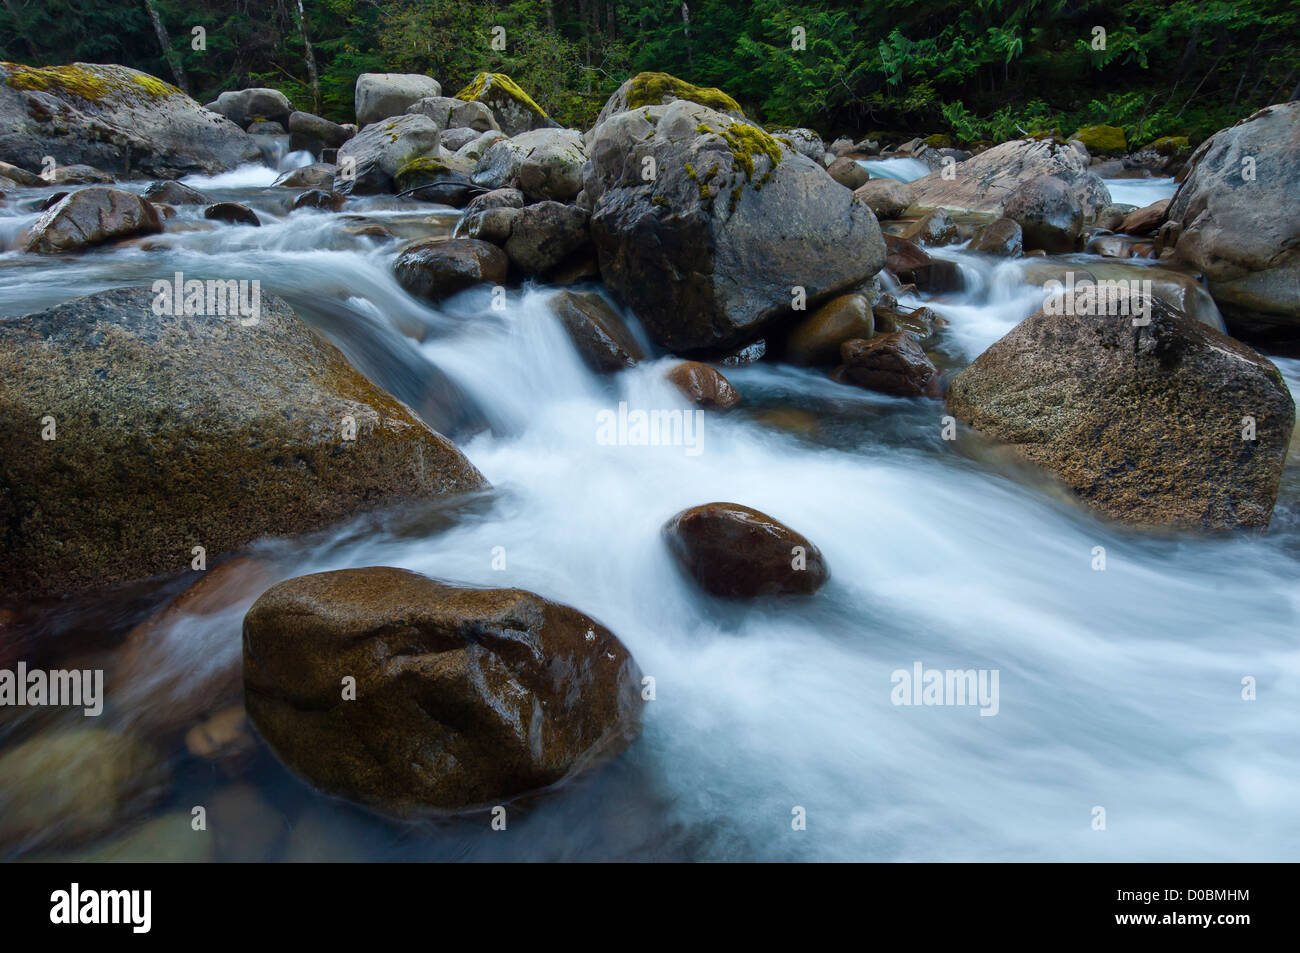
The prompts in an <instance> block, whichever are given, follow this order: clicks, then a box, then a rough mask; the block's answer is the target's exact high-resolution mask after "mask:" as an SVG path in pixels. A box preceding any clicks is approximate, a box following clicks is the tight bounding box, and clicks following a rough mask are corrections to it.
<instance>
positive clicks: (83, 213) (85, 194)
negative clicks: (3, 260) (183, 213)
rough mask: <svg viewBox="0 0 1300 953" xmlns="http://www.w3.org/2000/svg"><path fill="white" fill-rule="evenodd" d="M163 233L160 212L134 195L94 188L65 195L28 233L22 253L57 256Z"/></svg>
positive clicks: (104, 188)
mask: <svg viewBox="0 0 1300 953" xmlns="http://www.w3.org/2000/svg"><path fill="white" fill-rule="evenodd" d="M162 230H163V226H162V218H161V217H160V216H159V214H158V209H157V208H155V207H154V205H153V203H152V202H150V201H149V200H148V199H144V198H141V197H140V196H138V195H136V194H135V193H134V192H124V191H122V190H121V189H111V188H108V187H106V186H91V187H90V188H86V189H78V190H77V191H76V192H71V193H69V194H68V195H65V196H64V197H63V198H62V199H60V200H59V201H58V203H57V204H55V205H52V206H50V208H48V209H46V211H45V212H44V213H42V214H41V217H40V218H38V219H37V220H36V221H35V222H34V223H33V224H32V227H31V228H30V229H29V230H28V233H27V241H26V242H25V244H24V245H23V251H26V252H29V253H35V254H38V255H57V254H60V253H63V252H72V251H80V250H81V249H83V248H89V247H91V246H93V245H102V244H104V243H105V242H111V241H116V240H118V239H122V238H131V237H133V236H135V235H152V234H155V233H157V232H161V231H162Z"/></svg>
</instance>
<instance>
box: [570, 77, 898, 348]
mask: <svg viewBox="0 0 1300 953" xmlns="http://www.w3.org/2000/svg"><path fill="white" fill-rule="evenodd" d="M590 154H591V161H590V163H588V165H587V167H586V169H585V172H584V186H583V190H584V194H585V196H586V199H587V201H588V202H590V203H592V206H593V211H592V219H591V230H592V238H593V240H594V242H595V245H596V249H597V252H598V254H599V258H600V270H601V275H602V277H603V278H604V281H605V284H606V285H607V286H608V287H610V288H611V289H612V290H614V291H615V292H616V293H617V294H618V295H619V296H620V297H621V298H622V299H623V301H624V302H626V303H627V304H628V305H629V306H630V307H631V308H632V310H633V311H634V312H635V313H636V314H637V316H638V317H639V318H640V319H641V321H642V322H643V323H644V324H645V326H646V327H647V329H648V330H649V332H650V334H651V335H652V336H653V337H654V338H655V339H656V340H657V341H658V342H659V343H660V344H662V345H663V346H665V347H667V348H669V349H671V350H673V351H678V352H690V351H705V350H714V349H726V348H732V347H736V346H739V345H743V344H745V343H747V342H748V341H750V340H752V339H754V338H756V337H759V336H760V335H761V334H762V333H763V332H764V330H765V329H766V328H767V327H768V326H770V325H772V324H774V323H778V322H781V321H783V320H786V319H788V318H789V317H790V315H791V314H792V305H793V304H794V303H795V302H796V301H797V300H799V297H800V296H802V298H803V299H804V302H805V303H806V304H807V305H808V306H809V307H811V306H813V305H815V304H817V303H818V302H820V301H821V300H823V299H825V298H828V297H831V296H833V295H835V294H836V293H839V292H842V291H847V290H849V289H850V288H852V287H853V286H855V285H858V284H860V283H861V282H862V281H864V280H866V279H868V278H870V277H871V276H872V275H874V274H875V273H876V272H877V271H879V270H880V267H881V265H882V264H883V263H884V258H885V249H884V242H883V239H882V238H881V235H880V227H879V226H878V225H877V224H876V219H875V216H874V215H872V213H871V210H870V209H869V208H868V207H867V206H866V205H865V204H864V203H862V202H861V201H860V200H858V199H856V198H855V197H854V196H853V194H852V193H851V192H849V191H848V190H847V189H844V188H843V187H842V186H839V185H838V184H837V183H836V182H835V181H834V180H833V179H832V178H831V177H830V176H829V175H827V173H826V170H825V169H823V168H822V167H821V166H820V165H818V164H817V163H815V162H813V161H812V160H810V159H808V158H807V157H805V156H802V155H800V154H798V153H796V152H793V151H791V150H790V149H789V148H788V147H787V146H783V145H782V144H780V143H778V142H777V141H776V140H775V139H773V138H772V137H771V136H769V135H768V134H767V133H766V132H764V131H763V130H762V129H760V128H758V127H757V126H754V125H752V124H749V123H747V122H745V121H743V120H738V119H734V118H731V117H729V116H726V115H723V114H722V113H719V112H715V111H714V110H712V109H709V108H707V107H705V106H701V105H699V104H697V103H693V102H690V101H687V100H678V101H676V102H674V103H672V104H671V105H668V106H647V107H644V108H640V109H636V110H632V111H629V112H623V113H618V114H616V115H614V116H612V117H610V118H609V119H608V120H606V121H605V122H604V123H602V124H601V125H599V126H597V127H596V129H595V130H594V131H593V133H592V140H591V149H590Z"/></svg>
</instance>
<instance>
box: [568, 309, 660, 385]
mask: <svg viewBox="0 0 1300 953" xmlns="http://www.w3.org/2000/svg"><path fill="white" fill-rule="evenodd" d="M550 307H551V310H552V311H554V312H555V314H556V316H557V317H558V318H559V319H560V323H561V324H562V325H564V330H565V331H567V332H568V333H569V337H570V338H572V340H573V345H574V347H576V348H577V349H578V354H579V356H581V357H582V360H583V363H585V364H586V365H587V366H588V367H589V368H591V369H592V370H593V371H595V372H596V373H597V374H612V373H614V372H615V371H621V370H623V369H624V368H628V367H632V366H633V365H634V364H636V363H637V362H638V361H640V360H643V359H644V358H645V353H644V352H643V351H642V350H641V345H639V344H637V342H636V338H634V337H633V336H632V333H631V332H630V331H629V330H628V328H627V326H626V325H625V324H624V323H623V319H622V318H621V317H620V316H619V314H618V312H617V311H615V310H614V309H613V308H611V307H610V306H609V303H608V302H606V301H605V299H604V298H602V297H601V296H600V295H598V294H596V293H595V292H591V291H561V292H559V293H558V294H556V295H555V296H554V297H553V298H551V300H550Z"/></svg>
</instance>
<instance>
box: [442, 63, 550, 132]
mask: <svg viewBox="0 0 1300 953" xmlns="http://www.w3.org/2000/svg"><path fill="white" fill-rule="evenodd" d="M456 98H457V99H463V100H465V101H466V102H479V103H482V104H483V105H484V106H487V108H488V109H490V110H491V111H492V115H493V116H495V117H496V121H497V124H498V127H499V128H500V130H501V131H502V132H503V133H505V134H506V135H507V136H517V135H519V134H520V133H521V132H530V131H531V130H533V129H546V128H554V127H555V126H556V125H557V124H556V123H555V121H554V120H552V119H551V117H550V116H548V115H546V111H545V110H544V109H542V107H541V106H539V105H537V103H535V102H533V99H532V97H531V96H529V95H528V94H527V93H526V92H524V91H523V90H522V89H520V88H519V85H518V84H517V83H516V82H515V81H514V80H512V79H511V78H510V77H509V76H507V75H506V74H505V73H479V74H478V75H477V76H476V77H474V81H473V82H472V83H470V84H469V85H468V86H466V87H465V88H464V89H462V90H461V91H460V92H459V93H457V94H456Z"/></svg>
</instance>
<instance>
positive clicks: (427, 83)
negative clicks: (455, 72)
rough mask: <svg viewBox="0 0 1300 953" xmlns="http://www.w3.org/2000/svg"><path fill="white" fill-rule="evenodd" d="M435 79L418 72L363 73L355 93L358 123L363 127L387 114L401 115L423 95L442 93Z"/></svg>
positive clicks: (359, 77) (439, 94)
mask: <svg viewBox="0 0 1300 953" xmlns="http://www.w3.org/2000/svg"><path fill="white" fill-rule="evenodd" d="M441 95H442V87H441V86H440V85H438V81H437V80H435V79H432V78H430V77H428V76H423V75H421V74H419V73H362V74H361V75H360V76H358V77H357V85H356V90H355V94H354V101H355V103H356V111H357V125H358V126H360V127H362V132H364V131H365V127H366V126H367V125H369V124H370V123H372V122H379V121H380V120H381V119H387V118H389V117H390V116H400V115H402V114H403V113H404V112H406V110H407V109H408V108H409V107H410V106H411V105H412V104H414V103H417V102H419V101H420V100H421V99H424V98H425V97H426V96H441Z"/></svg>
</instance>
